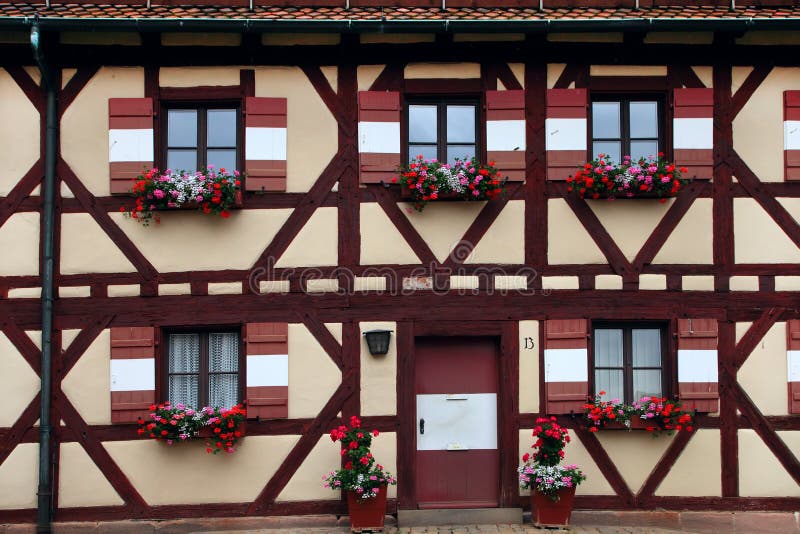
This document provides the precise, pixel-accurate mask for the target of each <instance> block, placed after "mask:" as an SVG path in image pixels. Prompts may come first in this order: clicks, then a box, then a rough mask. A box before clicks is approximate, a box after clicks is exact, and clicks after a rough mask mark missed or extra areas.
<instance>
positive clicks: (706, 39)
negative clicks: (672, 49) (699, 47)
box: [644, 32, 714, 44]
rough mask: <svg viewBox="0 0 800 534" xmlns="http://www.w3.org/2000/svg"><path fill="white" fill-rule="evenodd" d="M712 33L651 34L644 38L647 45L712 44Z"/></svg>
mask: <svg viewBox="0 0 800 534" xmlns="http://www.w3.org/2000/svg"><path fill="white" fill-rule="evenodd" d="M713 41H714V34H713V33H712V32H650V33H648V34H647V35H645V36H644V42H645V43H647V44H711V43H712V42H713Z"/></svg>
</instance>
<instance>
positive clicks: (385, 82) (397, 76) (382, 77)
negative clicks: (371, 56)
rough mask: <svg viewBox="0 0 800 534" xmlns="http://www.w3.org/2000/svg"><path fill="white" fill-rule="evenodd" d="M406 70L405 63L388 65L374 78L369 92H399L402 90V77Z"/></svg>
mask: <svg viewBox="0 0 800 534" xmlns="http://www.w3.org/2000/svg"><path fill="white" fill-rule="evenodd" d="M405 68H406V63H405V62H398V63H389V64H387V65H386V66H385V67H384V68H383V70H382V71H381V73H380V74H379V75H378V77H377V78H375V81H374V82H372V85H371V86H370V88H369V90H370V91H400V90H401V89H402V88H403V80H404V79H403V76H404V72H405Z"/></svg>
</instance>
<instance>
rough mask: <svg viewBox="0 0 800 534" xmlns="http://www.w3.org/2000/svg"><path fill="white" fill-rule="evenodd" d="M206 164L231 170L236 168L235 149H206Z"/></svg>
mask: <svg viewBox="0 0 800 534" xmlns="http://www.w3.org/2000/svg"><path fill="white" fill-rule="evenodd" d="M208 165H213V166H214V168H215V169H225V170H226V171H228V172H233V170H234V169H235V168H236V151H235V150H220V149H213V150H209V151H208Z"/></svg>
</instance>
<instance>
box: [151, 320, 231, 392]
mask: <svg viewBox="0 0 800 534" xmlns="http://www.w3.org/2000/svg"><path fill="white" fill-rule="evenodd" d="M166 338H167V339H166V349H167V353H168V354H167V356H168V357H167V358H165V359H166V366H167V368H166V373H165V377H166V381H165V384H164V386H165V388H166V390H167V398H169V400H170V402H172V403H173V404H177V403H183V404H185V405H187V406H192V407H194V408H202V407H203V406H213V407H225V408H227V407H230V406H232V405H234V404H236V403H238V402H239V401H240V399H241V395H240V391H241V383H240V379H239V377H240V373H239V369H240V354H241V351H240V347H239V342H240V339H241V335H240V332H239V331H230V330H228V331H225V330H222V329H219V330H217V329H213V330H208V331H202V332H198V331H173V332H167V334H166Z"/></svg>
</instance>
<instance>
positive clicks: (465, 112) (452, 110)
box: [447, 106, 475, 143]
mask: <svg viewBox="0 0 800 534" xmlns="http://www.w3.org/2000/svg"><path fill="white" fill-rule="evenodd" d="M447 142H448V143H474V142H475V106H447Z"/></svg>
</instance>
